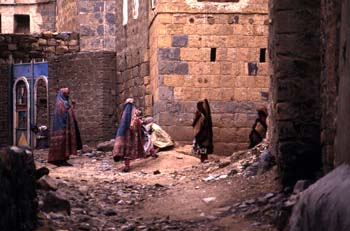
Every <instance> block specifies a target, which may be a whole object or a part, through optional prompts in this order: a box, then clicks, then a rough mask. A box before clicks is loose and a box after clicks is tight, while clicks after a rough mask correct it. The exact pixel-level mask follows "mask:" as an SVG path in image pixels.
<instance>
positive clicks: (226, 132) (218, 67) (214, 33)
mask: <svg viewBox="0 0 350 231" xmlns="http://www.w3.org/2000/svg"><path fill="white" fill-rule="evenodd" d="M135 2H137V1H124V6H125V4H127V3H128V4H127V7H128V12H129V14H128V15H126V14H125V13H124V15H123V12H122V10H121V9H122V7H117V9H119V13H118V16H119V17H117V19H118V20H117V24H118V29H117V31H118V32H119V33H125V34H126V37H127V39H126V41H124V42H123V41H121V42H120V44H121V46H118V39H117V48H119V47H122V49H123V51H126V52H125V53H126V55H124V54H123V52H118V49H117V70H120V69H123V66H126V67H127V68H129V69H128V70H126V71H125V73H124V72H123V71H121V76H122V79H123V81H122V82H124V83H125V82H126V81H125V80H126V79H128V77H127V76H130V78H129V79H132V75H136V76H137V75H139V76H141V77H144V80H143V81H144V87H145V91H144V93H143V94H144V95H142V97H143V96H144V100H145V101H144V103H145V105H144V108H145V114H146V115H153V116H154V118H155V119H156V121H157V122H158V123H159V124H160V125H161V126H162V127H163V128H164V129H165V130H167V131H168V132H169V133H170V135H171V136H172V137H173V138H174V139H175V140H177V141H179V142H187V143H188V142H191V141H192V139H193V135H192V127H191V123H192V118H193V113H194V111H195V105H196V102H197V101H198V100H200V99H204V98H208V100H209V102H210V104H211V107H212V117H213V126H214V142H215V152H216V153H224V154H225V153H226V154H229V153H231V152H232V151H234V150H238V149H244V148H246V147H247V146H248V134H249V131H250V129H251V126H252V124H253V123H254V120H255V117H256V111H255V108H256V106H257V105H261V104H263V105H266V104H267V100H268V87H269V78H268V59H267V57H266V48H267V30H268V15H267V14H268V8H267V1H240V2H238V1H224V2H222V1H191V0H177V1H157V2H154V1H151V2H149V3H148V1H145V2H141V1H140V2H139V4H138V5H137V7H138V9H139V12H140V13H139V14H138V17H134V15H133V14H134V12H135ZM147 9H148V11H149V13H148V18H149V19H148V22H146V21H145V17H147V15H145V14H144V12H145V11H146V10H147ZM122 16H123V18H122ZM126 16H128V20H127V22H126V23H125V24H124V25H123V19H125V17H126ZM124 22H125V21H124ZM119 28H120V29H119ZM147 28H148V29H147ZM124 31H125V32H124ZM121 37H123V35H121V36H118V35H117V38H121ZM146 37H148V42H147V41H146V39H145V38H146ZM123 45H124V46H123ZM147 48H148V49H147ZM146 52H147V53H146ZM141 64H142V65H143V66H142V65H141ZM147 69H149V73H148V74H149V75H147ZM127 72H128V73H127ZM139 73H141V75H140V74H139ZM124 76H125V77H124ZM131 85H132V84H131ZM127 88H128V86H127ZM123 89H124V88H121V91H123ZM131 93H132V94H131V95H135V94H136V95H138V96H140V95H139V94H138V93H137V92H131ZM141 94H142V93H141ZM124 98H125V97H124Z"/></svg>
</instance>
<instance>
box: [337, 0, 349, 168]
mask: <svg viewBox="0 0 350 231" xmlns="http://www.w3.org/2000/svg"><path fill="white" fill-rule="evenodd" d="M341 7H342V8H341V23H340V25H341V26H340V36H339V37H340V42H339V45H340V47H339V48H340V50H339V81H340V82H339V99H338V102H339V104H338V115H337V131H336V140H335V160H334V162H335V165H336V166H337V165H339V164H341V163H344V162H346V163H348V164H349V163H350V155H349V150H350V142H349V137H350V122H349V114H350V107H349V99H350V26H349V20H348V19H349V16H350V4H349V1H345V0H343V1H341Z"/></svg>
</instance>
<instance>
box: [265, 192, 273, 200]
mask: <svg viewBox="0 0 350 231" xmlns="http://www.w3.org/2000/svg"><path fill="white" fill-rule="evenodd" d="M274 196H275V194H274V193H268V194H266V195H265V196H264V199H266V200H268V199H270V198H272V197H274Z"/></svg>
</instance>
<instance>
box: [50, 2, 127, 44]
mask: <svg viewBox="0 0 350 231" xmlns="http://www.w3.org/2000/svg"><path fill="white" fill-rule="evenodd" d="M117 2H119V1H115V0H89V1H86V0H77V1H71V0H65V1H59V3H58V4H59V5H58V14H57V31H75V32H78V33H79V34H80V37H81V44H80V46H81V50H82V51H101V50H106V51H115V48H116V45H115V43H116V34H117V33H118V32H117V30H116V4H117ZM120 2H121V1H120Z"/></svg>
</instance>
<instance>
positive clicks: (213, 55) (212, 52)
mask: <svg viewBox="0 0 350 231" xmlns="http://www.w3.org/2000/svg"><path fill="white" fill-rule="evenodd" d="M215 60H216V48H211V49H210V62H215Z"/></svg>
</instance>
